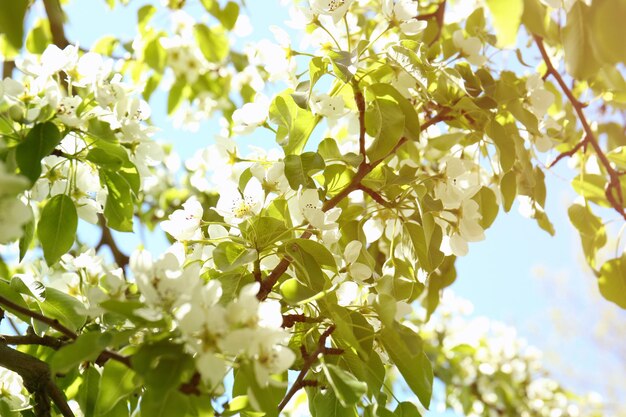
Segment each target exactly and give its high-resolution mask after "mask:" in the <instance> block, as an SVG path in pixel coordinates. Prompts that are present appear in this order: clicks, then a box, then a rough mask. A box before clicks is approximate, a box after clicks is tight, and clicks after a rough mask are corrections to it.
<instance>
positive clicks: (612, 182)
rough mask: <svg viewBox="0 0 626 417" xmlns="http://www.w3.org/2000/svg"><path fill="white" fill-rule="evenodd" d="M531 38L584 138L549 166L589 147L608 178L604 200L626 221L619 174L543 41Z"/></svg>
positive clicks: (581, 105) (535, 37)
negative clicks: (579, 126)
mask: <svg viewBox="0 0 626 417" xmlns="http://www.w3.org/2000/svg"><path fill="white" fill-rule="evenodd" d="M533 38H534V39H535V43H536V44H537V47H538V48H539V52H540V53H541V57H542V58H543V61H544V62H545V64H546V68H547V74H549V75H551V76H553V77H554V79H555V80H556V82H557V84H558V85H559V87H561V90H563V93H565V96H566V97H567V99H568V100H569V102H570V103H571V104H572V107H573V108H574V111H575V112H576V115H577V116H578V120H579V121H580V124H581V125H582V128H583V131H584V132H585V137H584V138H583V139H582V140H581V141H580V142H579V143H577V144H576V146H574V148H573V149H572V150H570V151H567V152H564V153H563V154H561V155H559V156H558V157H557V159H556V160H555V161H554V162H553V163H552V164H550V166H553V165H554V164H556V162H558V161H559V160H560V159H563V158H564V157H566V156H572V155H573V154H574V153H576V152H577V151H578V150H579V149H581V148H583V147H586V145H590V146H591V147H592V148H593V150H594V151H595V153H596V155H597V157H598V160H599V161H600V164H601V165H602V166H603V167H604V169H605V170H606V172H607V175H608V176H609V182H608V184H607V185H606V188H605V190H604V193H605V195H606V198H607V200H608V201H609V203H610V204H611V207H613V208H614V209H615V211H617V212H618V213H619V214H620V215H621V216H622V217H623V218H624V220H626V212H625V211H624V198H623V196H622V186H621V183H620V178H619V177H620V173H619V172H618V171H617V170H616V169H615V168H613V166H612V165H611V162H610V161H609V159H608V158H607V157H606V154H605V153H604V150H603V149H602V148H601V147H600V144H599V143H598V140H597V139H596V137H595V135H594V133H593V130H592V129H591V126H590V125H589V122H588V121H587V117H586V116H585V112H584V111H583V108H584V105H583V104H582V103H581V102H580V101H578V99H577V98H576V97H574V94H573V93H572V90H571V89H570V88H569V87H568V86H567V84H565V81H564V80H563V77H561V74H560V73H559V72H558V71H557V70H556V68H555V67H554V65H552V61H551V60H550V56H549V55H548V53H547V52H546V48H545V46H544V44H543V39H542V38H541V37H540V36H537V35H534V34H533Z"/></svg>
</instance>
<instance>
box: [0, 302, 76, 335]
mask: <svg viewBox="0 0 626 417" xmlns="http://www.w3.org/2000/svg"><path fill="white" fill-rule="evenodd" d="M0 304H2V305H3V306H5V307H6V308H7V309H9V310H11V311H13V312H17V313H20V314H23V315H25V316H28V317H30V318H32V319H35V320H37V321H40V322H42V323H44V324H47V325H48V326H50V327H52V328H53V329H55V330H56V331H58V332H59V333H61V334H62V335H64V336H67V337H69V338H70V339H72V340H73V339H76V338H77V337H78V336H77V335H76V333H74V332H73V331H71V330H70V329H68V328H67V327H65V326H63V325H62V324H61V323H59V321H58V320H56V319H51V318H49V317H46V316H44V315H43V314H40V313H37V312H36V311H32V310H29V309H28V308H25V307H22V306H21V305H19V304H15V303H14V302H13V301H11V300H8V299H6V298H4V297H2V296H0Z"/></svg>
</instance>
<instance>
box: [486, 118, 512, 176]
mask: <svg viewBox="0 0 626 417" xmlns="http://www.w3.org/2000/svg"><path fill="white" fill-rule="evenodd" d="M485 132H486V133H487V135H488V136H489V137H490V138H491V139H493V143H494V144H495V145H496V148H497V150H498V157H499V160H500V166H501V167H502V171H503V172H508V171H509V170H510V169H511V167H513V164H514V163H515V154H516V152H515V142H514V141H513V138H512V137H511V135H509V134H508V133H507V131H506V129H505V128H504V126H502V125H501V124H500V123H498V122H497V121H495V120H492V121H490V122H489V124H488V125H487V129H486V131H485Z"/></svg>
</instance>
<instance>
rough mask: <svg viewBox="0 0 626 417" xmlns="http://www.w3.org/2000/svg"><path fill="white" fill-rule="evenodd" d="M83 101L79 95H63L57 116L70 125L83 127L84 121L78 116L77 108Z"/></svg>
mask: <svg viewBox="0 0 626 417" xmlns="http://www.w3.org/2000/svg"><path fill="white" fill-rule="evenodd" d="M82 101H83V99H82V98H80V97H79V96H72V97H63V98H62V99H61V101H60V103H59V105H58V106H57V117H58V118H59V119H60V120H61V121H62V122H63V123H65V124H66V125H68V126H70V127H81V126H82V125H83V124H84V121H83V120H82V119H81V118H80V117H78V115H77V114H76V110H77V109H78V106H80V104H81V103H82Z"/></svg>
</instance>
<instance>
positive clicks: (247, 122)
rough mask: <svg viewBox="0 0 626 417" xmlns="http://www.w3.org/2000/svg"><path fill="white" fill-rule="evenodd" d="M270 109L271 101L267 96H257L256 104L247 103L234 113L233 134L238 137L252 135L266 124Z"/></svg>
mask: <svg viewBox="0 0 626 417" xmlns="http://www.w3.org/2000/svg"><path fill="white" fill-rule="evenodd" d="M269 109H270V101H269V99H268V98H267V97H265V96H262V95H261V96H257V98H256V99H255V101H254V102H252V103H246V104H244V105H243V107H242V108H240V109H237V110H235V111H234V112H233V116H232V120H233V132H235V133H236V134H238V135H246V134H248V133H251V132H253V131H254V129H256V128H257V127H259V126H261V125H262V124H263V123H265V119H267V115H268V113H269Z"/></svg>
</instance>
